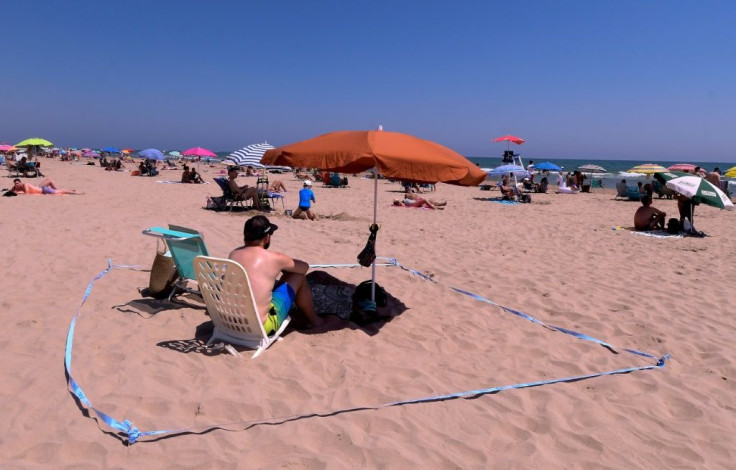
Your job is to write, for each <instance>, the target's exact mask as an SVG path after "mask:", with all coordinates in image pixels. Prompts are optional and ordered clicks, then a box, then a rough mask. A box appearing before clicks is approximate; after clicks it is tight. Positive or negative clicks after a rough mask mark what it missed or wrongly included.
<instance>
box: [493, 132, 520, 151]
mask: <svg viewBox="0 0 736 470" xmlns="http://www.w3.org/2000/svg"><path fill="white" fill-rule="evenodd" d="M491 142H506V150H508V149H509V146H510V145H511V142H513V143H515V144H516V145H521V144H523V143H524V142H526V140H524V139H522V138H521V137H516V136H515V135H510V134H509V135H504V136H501V137H496V138H495V139H493V140H492V141H491Z"/></svg>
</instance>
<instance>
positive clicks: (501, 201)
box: [489, 197, 519, 206]
mask: <svg viewBox="0 0 736 470" xmlns="http://www.w3.org/2000/svg"><path fill="white" fill-rule="evenodd" d="M489 201H490V202H495V203H496V204H506V205H507V206H513V205H515V204H519V202H517V201H509V200H508V199H504V198H502V197H495V198H492V199H489Z"/></svg>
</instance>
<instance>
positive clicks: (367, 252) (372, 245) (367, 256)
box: [358, 224, 379, 268]
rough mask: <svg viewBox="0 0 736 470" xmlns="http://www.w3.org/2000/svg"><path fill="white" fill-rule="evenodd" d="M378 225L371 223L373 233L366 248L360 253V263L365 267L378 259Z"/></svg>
mask: <svg viewBox="0 0 736 470" xmlns="http://www.w3.org/2000/svg"><path fill="white" fill-rule="evenodd" d="M378 229H379V227H378V225H376V224H371V227H370V231H371V234H370V235H369V236H368V242H367V243H366V244H365V248H363V251H361V252H360V253H359V254H358V264H360V265H361V266H363V267H366V268H367V267H369V266H370V265H371V264H373V262H374V261H375V260H376V235H377V234H378Z"/></svg>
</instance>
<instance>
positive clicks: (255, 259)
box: [230, 215, 322, 333]
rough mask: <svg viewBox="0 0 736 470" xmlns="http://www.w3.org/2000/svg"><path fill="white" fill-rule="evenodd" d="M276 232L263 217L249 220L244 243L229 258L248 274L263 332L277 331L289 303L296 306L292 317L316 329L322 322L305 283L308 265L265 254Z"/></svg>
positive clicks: (277, 255) (272, 254) (278, 255)
mask: <svg viewBox="0 0 736 470" xmlns="http://www.w3.org/2000/svg"><path fill="white" fill-rule="evenodd" d="M276 229H278V226H276V225H274V224H272V223H271V222H270V221H269V220H268V218H267V217H265V216H262V215H257V216H255V217H251V218H250V219H248V220H247V221H246V222H245V226H244V227H243V239H244V244H243V246H241V247H238V248H236V249H235V250H233V251H232V252H231V253H230V259H232V260H234V261H237V262H238V263H239V264H240V265H241V266H243V268H245V272H246V273H248V279H249V280H250V286H251V289H252V290H253V298H254V301H255V304H256V308H257V309H258V315H259V317H260V319H261V321H262V322H263V323H264V328H267V330H266V333H268V331H269V330H271V329H273V330H274V331H276V330H277V329H278V325H279V324H280V323H281V322H282V321H283V319H284V318H286V316H287V315H288V313H289V309H290V307H291V305H292V302H294V304H296V306H297V307H298V309H296V310H293V312H294V314H295V315H296V314H297V313H298V314H299V315H298V316H299V317H301V319H303V320H304V323H305V324H306V325H307V326H318V325H320V324H322V319H321V318H319V317H318V316H317V315H316V314H315V312H314V301H313V299H312V289H311V287H309V284H308V283H307V280H306V274H307V271H308V270H309V265H308V264H307V263H305V262H304V261H301V260H297V259H293V258H291V257H290V256H288V255H285V254H283V253H275V252H271V251H268V248H269V247H270V246H271V236H272V235H273V233H274V232H275V231H276ZM279 276H280V277H279ZM277 280H278V281H279V284H280V287H279V289H278V290H277V291H278V296H277V297H278V298H274V296H273V294H274V287H275V284H276V281H277ZM283 283H286V284H288V288H287V286H281V284H283ZM289 288H290V291H291V292H289Z"/></svg>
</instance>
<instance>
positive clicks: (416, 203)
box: [394, 198, 445, 210]
mask: <svg viewBox="0 0 736 470" xmlns="http://www.w3.org/2000/svg"><path fill="white" fill-rule="evenodd" d="M394 206H404V207H428V208H430V209H437V210H444V209H445V206H435V205H433V204H432V203H430V202H429V201H427V200H426V199H422V198H419V199H416V200H413V199H404V200H403V201H402V200H400V199H394Z"/></svg>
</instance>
